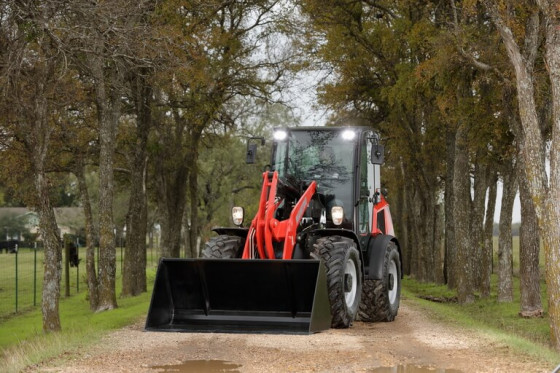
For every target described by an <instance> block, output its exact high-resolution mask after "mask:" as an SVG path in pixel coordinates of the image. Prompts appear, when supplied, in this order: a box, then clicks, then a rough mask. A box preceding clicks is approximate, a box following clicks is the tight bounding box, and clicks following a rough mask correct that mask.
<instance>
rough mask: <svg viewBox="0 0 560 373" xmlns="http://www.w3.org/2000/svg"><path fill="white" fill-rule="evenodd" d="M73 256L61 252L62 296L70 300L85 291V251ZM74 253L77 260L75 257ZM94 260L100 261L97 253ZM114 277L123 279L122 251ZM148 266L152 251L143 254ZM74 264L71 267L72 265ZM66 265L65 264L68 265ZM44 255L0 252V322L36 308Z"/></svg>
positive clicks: (154, 256)
mask: <svg viewBox="0 0 560 373" xmlns="http://www.w3.org/2000/svg"><path fill="white" fill-rule="evenodd" d="M76 250H77V251H76V252H75V253H70V254H69V255H68V258H67V257H66V256H67V253H68V251H67V250H62V278H61V284H60V285H61V288H60V294H61V296H63V297H64V296H72V295H76V294H78V293H82V292H85V291H87V278H86V267H85V257H86V248H85V247H81V248H77V249H76ZM76 253H77V257H75V256H74V255H75V254H76ZM95 254H96V260H97V258H98V257H99V255H98V250H96V253H95ZM116 256H117V275H122V270H123V258H124V248H123V247H122V246H121V247H117V248H116ZM146 259H147V265H150V266H154V265H155V264H156V263H157V260H158V253H157V250H156V249H155V248H148V249H147V252H146ZM72 262H73V263H72ZM67 263H68V264H67ZM43 273H44V255H43V249H42V248H36V249H35V248H20V249H18V250H16V251H15V252H6V253H3V252H1V251H0V319H3V318H6V317H10V316H12V315H14V314H17V313H22V312H25V311H28V310H30V309H33V308H34V307H39V306H40V305H41V294H42V289H43Z"/></svg>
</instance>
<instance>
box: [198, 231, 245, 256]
mask: <svg viewBox="0 0 560 373" xmlns="http://www.w3.org/2000/svg"><path fill="white" fill-rule="evenodd" d="M242 243H243V239H242V238H241V237H237V236H228V235H220V236H217V237H212V238H211V239H210V240H208V242H206V244H205V245H204V250H202V258H205V259H231V258H239V257H240V256H241V255H240V254H241V245H242Z"/></svg>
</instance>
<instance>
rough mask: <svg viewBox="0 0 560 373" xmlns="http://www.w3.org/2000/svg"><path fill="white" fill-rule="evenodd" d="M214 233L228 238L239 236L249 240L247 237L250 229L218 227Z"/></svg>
mask: <svg viewBox="0 0 560 373" xmlns="http://www.w3.org/2000/svg"><path fill="white" fill-rule="evenodd" d="M212 232H216V233H218V234H219V235H223V234H224V235H228V236H237V237H241V238H243V239H244V240H246V239H247V235H248V234H249V228H237V227H218V228H213V229H212Z"/></svg>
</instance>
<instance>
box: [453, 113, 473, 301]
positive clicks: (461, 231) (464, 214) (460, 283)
mask: <svg viewBox="0 0 560 373" xmlns="http://www.w3.org/2000/svg"><path fill="white" fill-rule="evenodd" d="M455 149H456V153H455V154H456V156H455V164H454V175H453V196H454V203H453V205H454V208H453V221H454V222H455V247H456V248H457V260H456V264H455V268H457V274H456V276H457V297H458V300H459V303H460V304H466V303H472V302H474V282H473V277H472V275H473V270H472V268H471V265H472V261H471V258H472V253H473V248H472V245H471V244H470V243H471V239H470V234H471V229H470V217H469V214H470V211H471V183H470V174H469V152H468V125H467V124H465V123H462V124H461V125H460V126H459V128H458V130H457V137H456V147H455ZM459 268H460V270H459Z"/></svg>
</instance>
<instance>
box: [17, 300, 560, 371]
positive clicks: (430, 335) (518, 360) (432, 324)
mask: <svg viewBox="0 0 560 373" xmlns="http://www.w3.org/2000/svg"><path fill="white" fill-rule="evenodd" d="M559 362H560V357H559ZM381 367H391V368H390V369H382V368H381ZM553 369H554V366H550V365H549V364H546V363H545V362H542V361H538V360H536V359H535V358H531V357H529V356H525V355H524V354H520V353H519V352H514V351H511V350H510V349H508V348H507V347H506V346H504V345H502V344H500V343H497V342H495V341H492V340H490V339H488V338H487V337H483V336H481V335H478V334H476V333H475V332H472V331H467V330H464V329H462V328H460V327H455V326H449V325H443V324H441V323H440V322H438V321H435V320H433V319H432V318H430V316H429V315H426V314H425V313H424V312H423V311H421V310H419V309H416V308H415V307H414V306H412V305H410V304H408V302H407V301H406V300H403V302H401V309H400V311H399V315H398V317H397V319H396V321H395V322H392V323H373V324H369V323H368V324H366V323H361V322H356V323H355V324H354V325H353V326H352V327H351V328H350V329H338V330H336V329H331V330H329V331H326V332H322V333H317V334H313V335H261V334H219V333H215V334H191V333H158V332H144V331H143V325H142V324H141V323H139V324H136V325H133V326H130V327H128V328H125V329H121V330H118V331H115V332H113V333H111V334H109V335H107V336H106V337H105V338H104V339H103V340H102V341H101V343H99V344H97V345H96V346H94V347H92V348H90V349H88V350H87V351H80V352H69V353H67V354H65V355H64V356H61V357H59V358H57V359H54V360H52V361H50V362H47V363H44V364H41V365H39V366H35V367H30V368H28V369H27V370H26V372H111V373H113V372H135V373H157V372H259V373H261V372H267V373H271V372H372V373H373V372H394V373H397V372H398V373H404V372H410V373H412V372H414V373H420V372H435V373H444V372H445V373H457V372H464V373H471V372H551V371H552V370H553Z"/></svg>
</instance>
